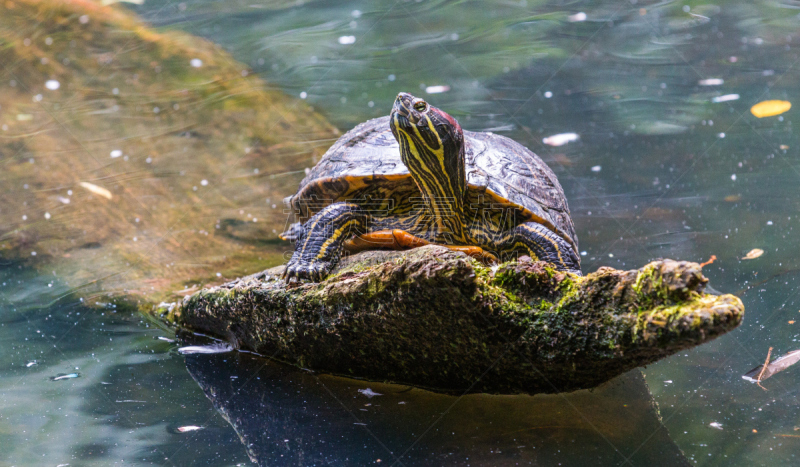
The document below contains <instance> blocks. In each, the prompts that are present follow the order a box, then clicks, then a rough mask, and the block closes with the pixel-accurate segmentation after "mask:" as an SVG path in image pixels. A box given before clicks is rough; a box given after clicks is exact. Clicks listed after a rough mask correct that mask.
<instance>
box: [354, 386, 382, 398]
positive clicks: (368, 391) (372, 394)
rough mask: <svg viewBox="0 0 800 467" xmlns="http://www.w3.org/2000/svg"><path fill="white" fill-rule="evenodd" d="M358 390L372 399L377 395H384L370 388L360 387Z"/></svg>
mask: <svg viewBox="0 0 800 467" xmlns="http://www.w3.org/2000/svg"><path fill="white" fill-rule="evenodd" d="M358 392H360V393H361V394H364V395H365V396H367V397H369V398H370V399H372V398H373V397H375V396H382V395H383V394H380V393H377V392H375V391H373V390H372V389H370V388H367V389H359V390H358Z"/></svg>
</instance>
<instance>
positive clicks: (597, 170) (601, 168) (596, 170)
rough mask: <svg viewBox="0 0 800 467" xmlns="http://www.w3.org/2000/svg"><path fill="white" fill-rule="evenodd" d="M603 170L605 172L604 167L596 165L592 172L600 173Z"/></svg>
mask: <svg viewBox="0 0 800 467" xmlns="http://www.w3.org/2000/svg"><path fill="white" fill-rule="evenodd" d="M601 170H603V167H602V166H600V165H595V166H593V167H592V172H600V171H601Z"/></svg>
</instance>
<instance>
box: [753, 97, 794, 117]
mask: <svg viewBox="0 0 800 467" xmlns="http://www.w3.org/2000/svg"><path fill="white" fill-rule="evenodd" d="M791 108H792V103H791V102H789V101H764V102H759V103H758V104H756V105H754V106H752V107H750V112H751V113H752V114H753V115H755V116H756V117H758V118H764V117H774V116H775V115H780V114H782V113H784V112H786V111H787V110H789V109H791Z"/></svg>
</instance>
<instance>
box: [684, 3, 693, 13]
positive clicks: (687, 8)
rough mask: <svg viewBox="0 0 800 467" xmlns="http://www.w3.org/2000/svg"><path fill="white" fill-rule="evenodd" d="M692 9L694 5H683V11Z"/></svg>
mask: <svg viewBox="0 0 800 467" xmlns="http://www.w3.org/2000/svg"><path fill="white" fill-rule="evenodd" d="M691 9H692V7H690V6H689V5H684V6H683V12H684V13H689V10H691Z"/></svg>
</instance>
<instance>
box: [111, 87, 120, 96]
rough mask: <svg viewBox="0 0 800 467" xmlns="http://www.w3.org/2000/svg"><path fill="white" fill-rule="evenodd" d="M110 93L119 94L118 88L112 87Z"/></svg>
mask: <svg viewBox="0 0 800 467" xmlns="http://www.w3.org/2000/svg"><path fill="white" fill-rule="evenodd" d="M111 94H113V95H115V96H116V95H119V88H114V89H112V90H111Z"/></svg>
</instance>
